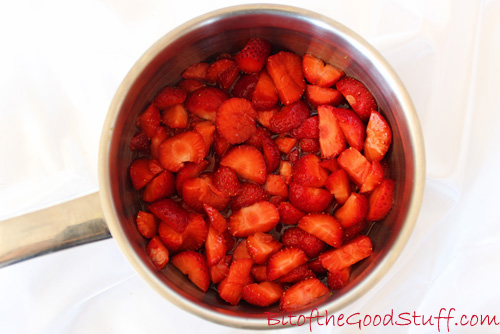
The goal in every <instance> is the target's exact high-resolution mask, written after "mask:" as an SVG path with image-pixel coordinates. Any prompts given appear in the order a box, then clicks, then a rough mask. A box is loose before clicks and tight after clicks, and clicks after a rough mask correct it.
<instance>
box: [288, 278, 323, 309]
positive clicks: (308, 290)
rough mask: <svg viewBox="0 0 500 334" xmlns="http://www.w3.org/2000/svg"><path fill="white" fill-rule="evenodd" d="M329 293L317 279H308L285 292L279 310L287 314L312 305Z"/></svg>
mask: <svg viewBox="0 0 500 334" xmlns="http://www.w3.org/2000/svg"><path fill="white" fill-rule="evenodd" d="M329 292H330V291H329V290H328V288H327V287H326V285H324V284H323V283H321V281H320V280H319V279H317V278H314V277H313V278H308V279H305V280H303V281H300V282H298V283H295V284H294V285H292V286H291V287H290V288H288V290H286V291H285V293H284V294H283V296H282V297H281V301H280V306H279V307H280V310H281V311H282V312H289V311H294V310H298V309H301V308H303V307H305V306H307V305H309V304H311V303H314V302H315V301H317V300H318V299H320V298H321V297H323V296H325V295H328V293H329Z"/></svg>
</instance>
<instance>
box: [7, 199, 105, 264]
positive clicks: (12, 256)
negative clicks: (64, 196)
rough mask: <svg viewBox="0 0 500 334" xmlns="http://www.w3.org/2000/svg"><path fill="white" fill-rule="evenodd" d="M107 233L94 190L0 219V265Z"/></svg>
mask: <svg viewBox="0 0 500 334" xmlns="http://www.w3.org/2000/svg"><path fill="white" fill-rule="evenodd" d="M110 237H111V234H110V232H109V229H108V226H107V225H106V222H105V220H104V215H103V213H102V208H101V203H100V199H99V193H98V192H95V193H92V194H89V195H86V196H83V197H79V198H76V199H73V200H70V201H68V202H64V203H61V204H58V205H55V206H52V207H49V208H46V209H42V210H40V211H35V212H32V213H28V214H25V215H22V216H19V217H14V218H10V219H7V220H4V221H0V268H2V267H5V266H8V265H10V264H14V263H16V262H20V261H24V260H27V259H30V258H33V257H36V256H39V255H43V254H47V253H51V252H54V251H58V250H62V249H65V248H69V247H73V246H77V245H82V244H85V243H89V242H93V241H97V240H102V239H106V238H110Z"/></svg>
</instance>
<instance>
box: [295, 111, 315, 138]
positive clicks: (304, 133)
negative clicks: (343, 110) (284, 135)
mask: <svg viewBox="0 0 500 334" xmlns="http://www.w3.org/2000/svg"><path fill="white" fill-rule="evenodd" d="M290 134H291V135H292V136H294V137H295V138H297V139H317V138H319V119H318V116H312V117H309V118H308V119H306V120H305V121H304V122H302V124H300V126H299V127H298V128H295V129H293V130H292V131H291V132H290Z"/></svg>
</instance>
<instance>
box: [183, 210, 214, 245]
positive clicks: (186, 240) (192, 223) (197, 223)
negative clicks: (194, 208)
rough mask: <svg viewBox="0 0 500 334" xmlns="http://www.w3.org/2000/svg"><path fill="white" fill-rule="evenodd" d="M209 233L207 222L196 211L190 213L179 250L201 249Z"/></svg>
mask: <svg viewBox="0 0 500 334" xmlns="http://www.w3.org/2000/svg"><path fill="white" fill-rule="evenodd" d="M207 234H208V227H207V223H206V222H205V220H204V219H203V217H202V216H201V215H200V214H199V213H196V212H189V213H188V225H187V227H186V229H185V230H184V231H183V232H182V244H181V246H180V248H179V250H199V249H200V248H201V246H203V244H204V243H205V240H206V239H207Z"/></svg>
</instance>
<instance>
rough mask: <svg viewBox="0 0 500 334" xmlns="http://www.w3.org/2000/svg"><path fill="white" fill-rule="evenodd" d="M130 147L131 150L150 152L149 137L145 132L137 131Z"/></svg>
mask: <svg viewBox="0 0 500 334" xmlns="http://www.w3.org/2000/svg"><path fill="white" fill-rule="evenodd" d="M129 148H130V150H131V151H136V152H142V153H149V138H148V136H147V135H146V133H145V132H143V131H140V132H137V133H136V134H135V135H134V136H133V137H132V139H130V145H129Z"/></svg>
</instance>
